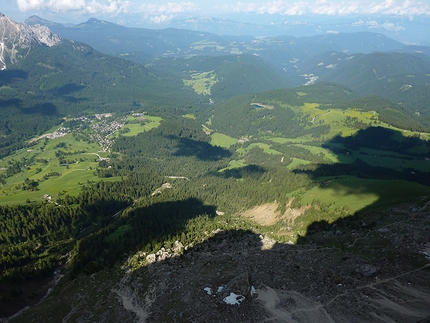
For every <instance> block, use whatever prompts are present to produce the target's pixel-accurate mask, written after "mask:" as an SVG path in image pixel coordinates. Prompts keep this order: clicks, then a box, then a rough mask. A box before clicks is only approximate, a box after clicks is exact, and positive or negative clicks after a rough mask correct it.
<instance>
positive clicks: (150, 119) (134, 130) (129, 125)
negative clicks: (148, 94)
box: [110, 115, 162, 138]
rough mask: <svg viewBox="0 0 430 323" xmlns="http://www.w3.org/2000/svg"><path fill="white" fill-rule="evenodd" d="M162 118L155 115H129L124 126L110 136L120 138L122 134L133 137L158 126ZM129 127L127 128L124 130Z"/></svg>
mask: <svg viewBox="0 0 430 323" xmlns="http://www.w3.org/2000/svg"><path fill="white" fill-rule="evenodd" d="M161 120H162V118H160V117H155V116H148V115H143V116H140V117H137V116H128V117H127V119H126V121H125V124H124V128H122V129H121V130H118V131H116V132H114V133H113V134H112V135H111V136H110V137H111V138H118V136H119V135H120V134H121V136H125V137H133V136H136V135H138V134H139V133H141V132H145V131H149V130H151V129H154V128H157V127H158V126H159V125H160V122H161ZM124 129H127V130H124Z"/></svg>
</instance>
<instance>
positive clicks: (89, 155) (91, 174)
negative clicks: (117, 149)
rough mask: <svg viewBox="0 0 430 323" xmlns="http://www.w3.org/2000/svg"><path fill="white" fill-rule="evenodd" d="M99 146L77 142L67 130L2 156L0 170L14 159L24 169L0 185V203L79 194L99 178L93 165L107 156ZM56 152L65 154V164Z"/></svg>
mask: <svg viewBox="0 0 430 323" xmlns="http://www.w3.org/2000/svg"><path fill="white" fill-rule="evenodd" d="M99 149H100V147H99V146H98V145H97V144H96V143H88V142H85V141H77V140H76V139H75V138H74V137H73V135H72V134H71V133H69V134H67V135H66V136H64V137H60V138H55V139H41V140H39V141H38V142H37V143H36V144H35V145H34V146H32V147H31V148H28V149H22V150H20V151H19V152H17V153H15V154H14V155H11V156H9V157H7V158H3V159H2V160H0V169H2V170H1V171H0V173H5V172H6V168H7V167H9V166H10V165H11V164H13V163H15V162H22V163H23V167H22V169H23V171H21V172H19V173H17V174H14V175H12V176H9V177H8V178H7V179H6V184H5V185H2V186H1V189H0V204H15V203H23V202H26V201H27V202H29V201H30V202H31V201H40V200H43V199H44V196H45V197H46V196H48V195H49V196H51V197H52V198H53V199H54V198H56V197H58V196H61V195H63V194H68V195H77V194H79V192H80V189H81V186H82V185H85V184H87V183H89V182H93V181H100V180H101V179H100V178H99V177H98V176H97V174H96V173H95V172H96V168H97V167H98V166H99V161H100V158H106V157H107V154H108V153H107V152H101V151H99ZM58 151H63V152H65V153H66V154H67V155H65V156H63V157H62V159H64V160H65V161H66V163H61V164H60V160H59V158H58V157H57V156H56V154H58ZM103 180H104V181H116V180H120V178H115V177H111V178H108V179H106V178H104V179H103ZM26 182H27V183H30V185H26Z"/></svg>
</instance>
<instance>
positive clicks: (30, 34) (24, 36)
mask: <svg viewBox="0 0 430 323" xmlns="http://www.w3.org/2000/svg"><path fill="white" fill-rule="evenodd" d="M60 42H61V38H60V37H59V36H58V35H56V34H54V33H52V32H51V30H50V29H49V28H48V27H45V26H40V25H36V26H29V25H27V24H24V23H18V22H16V21H14V20H13V19H11V18H9V17H7V16H5V15H4V14H2V13H0V70H5V69H7V68H8V67H9V66H10V65H16V64H18V63H19V61H20V60H21V59H22V58H24V57H25V56H26V55H28V53H29V51H30V50H31V47H32V46H49V47H52V46H55V45H57V44H59V43H60Z"/></svg>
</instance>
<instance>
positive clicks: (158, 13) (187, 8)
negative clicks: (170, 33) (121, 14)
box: [135, 2, 200, 24]
mask: <svg viewBox="0 0 430 323" xmlns="http://www.w3.org/2000/svg"><path fill="white" fill-rule="evenodd" d="M199 10H200V8H199V6H197V5H196V4H194V3H193V2H169V3H167V4H164V5H158V4H143V5H141V6H139V7H137V8H136V10H135V12H139V13H140V14H142V15H143V19H144V20H147V21H149V22H151V23H153V24H164V23H167V22H169V21H170V20H172V19H173V18H175V17H176V16H177V15H179V14H183V13H193V12H194V13H195V12H197V11H199Z"/></svg>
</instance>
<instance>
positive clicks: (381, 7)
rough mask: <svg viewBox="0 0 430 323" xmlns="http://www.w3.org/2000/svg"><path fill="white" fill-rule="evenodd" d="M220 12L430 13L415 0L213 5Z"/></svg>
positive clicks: (301, 0)
mask: <svg viewBox="0 0 430 323" xmlns="http://www.w3.org/2000/svg"><path fill="white" fill-rule="evenodd" d="M216 8H217V9H218V10H220V11H224V12H247V13H250V12H252V13H259V14H282V15H289V16H301V15H350V14H390V15H400V16H415V15H430V4H428V3H427V2H423V1H419V0H383V1H371V0H367V1H359V0H345V1H341V2H339V1H334V0H317V1H310V0H299V1H287V0H275V1H268V2H265V3H262V4H261V3H253V2H248V3H244V2H237V3H235V4H230V5H220V6H217V7H216Z"/></svg>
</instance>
